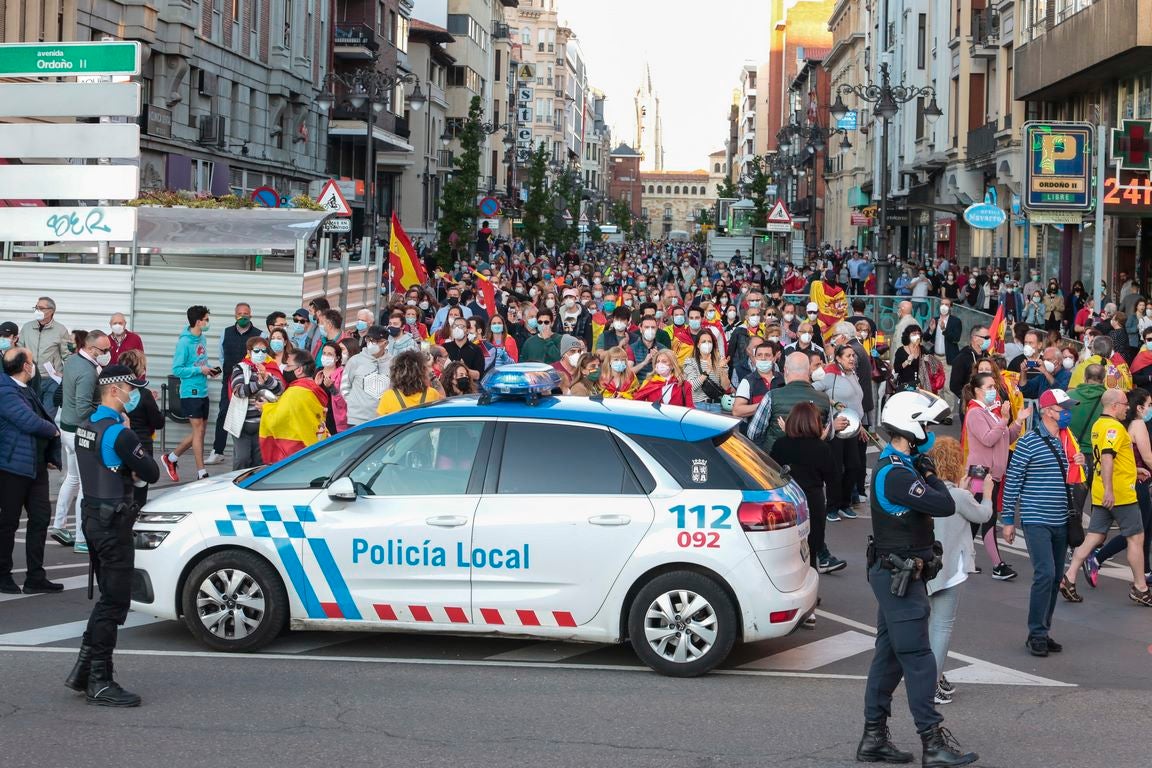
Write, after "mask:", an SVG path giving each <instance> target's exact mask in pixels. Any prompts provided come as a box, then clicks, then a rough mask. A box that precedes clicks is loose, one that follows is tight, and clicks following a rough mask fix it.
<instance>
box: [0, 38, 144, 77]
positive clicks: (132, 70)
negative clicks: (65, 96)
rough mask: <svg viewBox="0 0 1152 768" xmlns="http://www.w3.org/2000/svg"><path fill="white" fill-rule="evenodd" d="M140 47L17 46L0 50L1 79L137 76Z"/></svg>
mask: <svg viewBox="0 0 1152 768" xmlns="http://www.w3.org/2000/svg"><path fill="white" fill-rule="evenodd" d="M138 74H140V43H137V42H134V41H114V42H102V43H18V44H9V45H2V46H0V76H2V77H72V76H75V75H138Z"/></svg>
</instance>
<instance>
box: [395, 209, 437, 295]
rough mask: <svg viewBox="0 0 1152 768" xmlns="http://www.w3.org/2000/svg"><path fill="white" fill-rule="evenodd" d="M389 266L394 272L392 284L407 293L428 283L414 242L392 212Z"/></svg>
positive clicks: (426, 274)
mask: <svg viewBox="0 0 1152 768" xmlns="http://www.w3.org/2000/svg"><path fill="white" fill-rule="evenodd" d="M388 264H389V265H390V267H391V270H392V284H393V286H396V287H397V288H398V290H401V291H406V290H408V289H409V288H411V287H412V286H414V285H422V284H424V283H426V282H428V273H427V272H425V271H424V265H423V264H421V263H420V258H419V257H418V256H417V255H416V249H415V248H413V247H412V241H411V240H409V239H408V235H407V234H406V233H405V232H404V228H403V227H401V226H400V219H398V218H397V217H396V212H395V211H393V212H392V238H391V240H390V241H389V243H388Z"/></svg>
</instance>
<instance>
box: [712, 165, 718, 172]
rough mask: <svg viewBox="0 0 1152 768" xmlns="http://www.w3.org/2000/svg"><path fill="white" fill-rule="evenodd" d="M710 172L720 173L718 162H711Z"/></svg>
mask: <svg viewBox="0 0 1152 768" xmlns="http://www.w3.org/2000/svg"><path fill="white" fill-rule="evenodd" d="M712 173H720V163H713V164H712Z"/></svg>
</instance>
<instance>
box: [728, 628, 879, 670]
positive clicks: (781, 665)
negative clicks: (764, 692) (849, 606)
mask: <svg viewBox="0 0 1152 768" xmlns="http://www.w3.org/2000/svg"><path fill="white" fill-rule="evenodd" d="M875 645H876V639H875V638H873V637H869V636H868V635H865V634H863V633H861V632H854V631H852V630H849V631H847V632H841V633H840V634H838V635H833V636H832V637H825V638H823V639H821V640H815V641H813V642H811V643H805V644H804V645H801V646H798V647H796V648H789V649H788V650H786V651H781V652H780V653H774V654H772V655H771V656H765V657H764V658H762V659H757V660H756V661H753V662H750V663H748V664H741V665H740V669H774V670H778V671H781V672H810V671H812V670H813V669H816V668H817V667H824V666H827V665H829V664H834V663H836V662H837V661H842V660H844V659H849V658H851V657H853V656H855V655H856V654H859V653H864V652H865V651H870V650H872V648H873V647H874V646H875Z"/></svg>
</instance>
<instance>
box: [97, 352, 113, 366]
mask: <svg viewBox="0 0 1152 768" xmlns="http://www.w3.org/2000/svg"><path fill="white" fill-rule="evenodd" d="M110 362H112V353H111V352H105V353H104V354H102V355H99V356H97V357H96V364H97V365H99V366H100V367H101V368H103V367H104V366H106V365H108V363H110Z"/></svg>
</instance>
